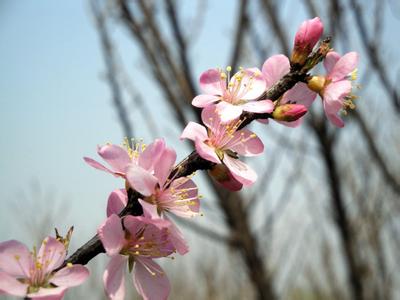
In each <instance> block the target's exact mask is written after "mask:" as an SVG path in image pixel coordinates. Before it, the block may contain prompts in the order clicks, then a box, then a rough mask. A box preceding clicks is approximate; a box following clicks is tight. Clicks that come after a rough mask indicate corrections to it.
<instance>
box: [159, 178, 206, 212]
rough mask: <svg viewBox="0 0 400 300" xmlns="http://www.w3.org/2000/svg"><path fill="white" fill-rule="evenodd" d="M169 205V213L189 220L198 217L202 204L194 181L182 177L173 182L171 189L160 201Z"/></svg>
mask: <svg viewBox="0 0 400 300" xmlns="http://www.w3.org/2000/svg"><path fill="white" fill-rule="evenodd" d="M164 200H165V202H166V203H167V208H168V211H170V212H171V213H173V214H175V215H177V216H180V217H183V218H189V217H194V216H196V215H198V213H199V209H200V203H199V199H198V189H197V186H196V184H195V183H194V182H193V180H191V179H189V178H188V177H181V178H178V179H175V180H174V181H172V183H171V185H170V187H169V188H168V189H167V190H165V191H164V193H163V194H161V197H160V201H161V202H164Z"/></svg>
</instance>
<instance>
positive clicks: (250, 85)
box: [192, 67, 273, 123]
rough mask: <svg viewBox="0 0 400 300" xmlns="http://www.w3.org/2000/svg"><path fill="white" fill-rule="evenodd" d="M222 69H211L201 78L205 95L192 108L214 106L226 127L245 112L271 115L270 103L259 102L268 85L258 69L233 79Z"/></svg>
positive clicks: (241, 72)
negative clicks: (215, 104) (227, 123)
mask: <svg viewBox="0 0 400 300" xmlns="http://www.w3.org/2000/svg"><path fill="white" fill-rule="evenodd" d="M227 71H228V74H226V73H225V72H223V71H222V70H221V69H209V70H207V71H205V72H204V73H203V74H201V76H200V87H201V89H202V90H203V92H204V94H201V95H198V96H196V97H195V98H194V99H193V101H192V104H193V105H194V106H196V107H207V106H209V105H211V104H214V103H215V102H218V104H217V111H218V113H219V114H220V117H221V121H222V122H223V123H226V122H229V121H232V120H234V119H236V118H238V117H239V116H240V115H241V114H242V112H243V111H248V112H254V113H270V112H271V111H272V110H273V105H272V102H271V101H269V100H261V101H251V100H256V99H257V98H259V97H260V96H262V94H263V93H264V92H265V81H264V79H263V77H262V74H261V72H260V70H259V69H257V68H250V69H245V70H240V71H239V72H237V73H236V74H235V75H233V76H232V77H231V76H230V71H231V68H230V67H228V68H227Z"/></svg>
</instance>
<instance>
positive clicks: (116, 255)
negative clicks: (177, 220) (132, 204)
mask: <svg viewBox="0 0 400 300" xmlns="http://www.w3.org/2000/svg"><path fill="white" fill-rule="evenodd" d="M123 226H124V227H122V223H121V219H120V218H119V217H118V216H117V215H115V214H113V215H111V216H110V217H109V218H108V219H107V220H106V221H105V222H104V223H103V224H102V225H101V226H100V228H99V229H98V234H99V237H100V240H101V242H102V243H103V246H104V249H105V250H106V253H107V255H108V256H110V257H111V260H110V261H109V263H108V265H107V268H106V270H105V272H104V275H103V282H104V287H105V291H106V293H107V296H108V297H109V298H110V299H113V300H118V299H124V297H125V287H124V285H125V279H124V273H125V268H126V266H128V269H129V272H131V271H132V270H133V275H134V276H133V282H134V284H135V287H136V289H137V291H138V293H139V294H140V295H141V296H142V297H143V298H144V299H145V300H147V299H151V300H158V299H160V300H161V299H167V298H168V295H169V292H170V284H169V280H168V278H167V276H166V275H165V273H164V271H163V269H162V268H161V267H160V266H159V265H158V264H157V263H155V262H154V261H153V258H160V257H166V256H169V255H171V254H172V253H174V252H175V248H174V245H173V243H172V242H171V240H170V236H169V228H170V222H168V221H166V220H162V219H156V220H153V219H149V218H146V217H134V216H126V217H124V219H123ZM124 228H125V231H124Z"/></svg>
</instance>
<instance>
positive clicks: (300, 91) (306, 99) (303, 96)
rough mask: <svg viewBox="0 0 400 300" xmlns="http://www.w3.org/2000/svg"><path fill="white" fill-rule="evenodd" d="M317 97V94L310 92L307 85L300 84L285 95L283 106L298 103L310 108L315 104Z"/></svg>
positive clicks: (282, 100)
mask: <svg viewBox="0 0 400 300" xmlns="http://www.w3.org/2000/svg"><path fill="white" fill-rule="evenodd" d="M315 97H317V94H316V93H315V92H313V91H312V90H310V89H309V88H308V87H307V84H305V83H303V82H299V83H297V84H296V85H295V86H294V87H293V88H291V89H290V90H289V91H287V92H286V93H285V94H284V95H283V97H282V99H281V104H285V103H296V104H302V105H304V106H305V107H307V108H309V107H310V106H311V104H312V103H313V102H314V100H315Z"/></svg>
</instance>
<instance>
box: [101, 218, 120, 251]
mask: <svg viewBox="0 0 400 300" xmlns="http://www.w3.org/2000/svg"><path fill="white" fill-rule="evenodd" d="M97 233H98V235H99V238H100V240H101V242H102V244H103V246H104V249H105V250H106V252H107V254H108V255H110V256H113V255H116V254H118V253H119V252H120V251H121V249H122V247H123V246H124V243H125V233H124V230H123V229H122V224H121V219H120V218H119V217H118V216H117V215H111V216H110V217H108V218H107V220H105V221H104V223H103V224H101V225H100V227H99V228H98V229H97Z"/></svg>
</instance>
